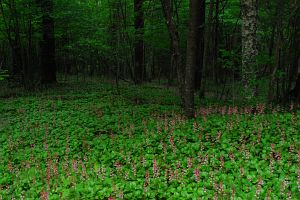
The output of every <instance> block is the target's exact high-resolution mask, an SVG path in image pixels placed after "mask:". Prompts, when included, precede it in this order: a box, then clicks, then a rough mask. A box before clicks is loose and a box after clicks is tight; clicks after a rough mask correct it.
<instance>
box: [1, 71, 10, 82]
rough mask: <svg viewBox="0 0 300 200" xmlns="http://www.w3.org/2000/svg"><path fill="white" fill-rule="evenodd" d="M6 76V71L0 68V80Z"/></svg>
mask: <svg viewBox="0 0 300 200" xmlns="http://www.w3.org/2000/svg"><path fill="white" fill-rule="evenodd" d="M7 77H8V71H7V70H1V69H0V81H3V80H4V79H5V78H7Z"/></svg>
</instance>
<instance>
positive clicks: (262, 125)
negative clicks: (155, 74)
mask: <svg viewBox="0 0 300 200" xmlns="http://www.w3.org/2000/svg"><path fill="white" fill-rule="evenodd" d="M3 94H4V93H3ZM7 94H8V93H7ZM180 112H181V109H180V106H179V99H178V98H177V97H176V92H175V89H166V88H164V87H159V86H157V85H155V84H152V85H146V86H143V87H135V86H129V85H127V86H126V85H123V86H122V87H119V88H117V87H116V86H115V85H112V84H110V83H107V82H106V83H99V82H85V83H78V82H76V81H75V82H68V83H67V84H64V85H61V86H57V87H55V88H52V89H48V90H44V91H40V92H35V93H23V92H21V91H14V92H11V93H10V94H8V95H2V96H1V98H0V144H1V145H0V177H1V178H0V199H12V198H16V199H22V198H23V199H29V198H30V199H48V198H49V199H108V198H109V197H111V199H122V198H124V199H198V198H201V199H213V198H216V199H255V198H257V199H265V198H267V197H270V199H288V198H291V199H299V198H300V134H299V130H300V119H299V118H300V111H299V110H297V109H296V110H293V111H291V112H284V111H282V109H281V108H280V107H274V108H270V107H268V106H264V105H263V104H259V105H257V106H256V109H255V114H253V108H252V107H235V106H225V105H205V106H204V105H203V106H201V107H199V108H198V109H197V118H196V119H195V120H186V119H185V118H184V117H182V116H181V115H180V114H179V113H180Z"/></svg>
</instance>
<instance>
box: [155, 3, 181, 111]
mask: <svg viewBox="0 0 300 200" xmlns="http://www.w3.org/2000/svg"><path fill="white" fill-rule="evenodd" d="M161 4H162V8H163V13H164V17H165V19H166V22H167V27H168V31H169V35H170V38H171V43H172V50H173V51H172V54H173V55H172V57H173V63H174V68H175V69H176V71H177V79H178V88H179V95H180V97H181V101H182V104H183V105H184V77H185V70H184V66H183V64H182V56H181V53H180V40H179V33H178V29H177V26H176V24H175V22H174V19H173V16H172V10H173V8H172V2H171V0H161Z"/></svg>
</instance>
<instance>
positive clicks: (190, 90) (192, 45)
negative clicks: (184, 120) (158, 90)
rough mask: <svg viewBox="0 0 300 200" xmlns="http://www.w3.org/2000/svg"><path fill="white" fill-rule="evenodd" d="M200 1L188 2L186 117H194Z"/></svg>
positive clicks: (192, 0)
mask: <svg viewBox="0 0 300 200" xmlns="http://www.w3.org/2000/svg"><path fill="white" fill-rule="evenodd" d="M200 8H201V6H200V1H199V0H190V19H189V33H188V39H187V52H186V70H185V114H186V116H187V117H189V118H192V117H194V113H195V108H194V107H195V105H194V104H195V103H194V93H195V71H196V67H197V64H198V61H199V60H198V58H197V57H198V53H199V39H198V38H199V33H200V28H199V24H200V21H199V14H200V13H199V12H200Z"/></svg>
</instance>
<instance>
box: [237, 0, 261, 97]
mask: <svg viewBox="0 0 300 200" xmlns="http://www.w3.org/2000/svg"><path fill="white" fill-rule="evenodd" d="M241 12H242V79H243V84H244V92H245V97H246V98H248V99H251V98H252V97H253V96H254V94H255V85H254V84H253V82H254V81H255V78H256V77H255V68H256V57H257V54H258V51H257V37H256V30H257V1H256V0H242V1H241Z"/></svg>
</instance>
